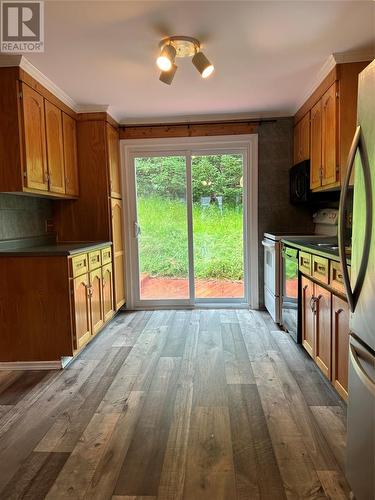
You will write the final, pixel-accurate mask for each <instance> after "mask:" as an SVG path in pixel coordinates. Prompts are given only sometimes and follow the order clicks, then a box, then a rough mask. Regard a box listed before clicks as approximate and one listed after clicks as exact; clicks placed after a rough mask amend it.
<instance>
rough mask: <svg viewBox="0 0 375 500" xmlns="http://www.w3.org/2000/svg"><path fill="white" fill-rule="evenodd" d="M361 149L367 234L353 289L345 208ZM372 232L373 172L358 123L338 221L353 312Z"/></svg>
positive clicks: (350, 152)
mask: <svg viewBox="0 0 375 500" xmlns="http://www.w3.org/2000/svg"><path fill="white" fill-rule="evenodd" d="M357 149H359V152H360V156H361V166H362V171H363V179H364V183H365V200H366V214H365V224H366V225H365V236H364V243H363V251H362V256H361V263H360V266H359V269H358V274H357V281H356V283H355V285H354V288H353V289H352V287H351V284H350V278H349V271H348V264H347V261H346V253H345V209H346V198H347V192H348V187H349V181H350V177H351V174H352V171H353V165H354V160H355V155H356V153H357ZM371 232H372V187H371V172H370V166H369V161H368V157H367V151H366V148H365V144H364V143H363V137H362V132H361V127H360V126H359V125H358V127H357V129H356V131H355V134H354V138H353V142H352V145H351V147H350V151H349V156H348V162H347V167H346V176H345V180H344V184H343V186H342V190H341V196H340V207H339V222H338V236H339V254H340V261H341V267H342V275H343V279H344V284H345V290H346V296H347V299H348V304H349V307H350V310H351V312H354V310H355V308H356V305H357V302H358V298H359V295H360V293H361V289H362V285H363V281H364V278H365V273H366V269H367V263H368V258H369V253H370V244H371Z"/></svg>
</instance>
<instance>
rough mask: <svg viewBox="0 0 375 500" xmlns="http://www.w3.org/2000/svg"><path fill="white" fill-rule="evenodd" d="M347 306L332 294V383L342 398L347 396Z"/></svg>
mask: <svg viewBox="0 0 375 500" xmlns="http://www.w3.org/2000/svg"><path fill="white" fill-rule="evenodd" d="M348 356H349V307H348V304H347V302H346V301H345V300H343V299H341V298H340V297H337V296H336V295H332V384H333V385H334V387H335V388H336V390H337V392H338V393H339V394H340V396H341V397H342V398H343V399H347V397H348V363H349V359H348Z"/></svg>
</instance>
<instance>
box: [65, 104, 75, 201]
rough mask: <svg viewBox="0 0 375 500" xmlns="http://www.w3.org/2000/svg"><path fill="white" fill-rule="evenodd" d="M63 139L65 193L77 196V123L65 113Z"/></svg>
mask: <svg viewBox="0 0 375 500" xmlns="http://www.w3.org/2000/svg"><path fill="white" fill-rule="evenodd" d="M62 121H63V139H64V167H65V192H66V194H67V195H72V196H78V195H79V179H78V158H77V122H76V120H74V119H73V118H72V117H71V116H69V115H67V114H66V113H64V112H63V113H62Z"/></svg>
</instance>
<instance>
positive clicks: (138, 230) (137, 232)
mask: <svg viewBox="0 0 375 500" xmlns="http://www.w3.org/2000/svg"><path fill="white" fill-rule="evenodd" d="M141 232H142V231H141V226H140V225H139V224H138V222H136V221H134V238H138V236H140V235H141Z"/></svg>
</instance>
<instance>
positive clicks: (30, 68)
mask: <svg viewBox="0 0 375 500" xmlns="http://www.w3.org/2000/svg"><path fill="white" fill-rule="evenodd" d="M15 66H17V67H20V68H21V69H23V70H24V71H26V73H28V74H29V75H30V76H32V77H33V78H34V79H35V80H36V81H37V82H39V83H40V84H41V85H43V87H45V88H46V89H47V90H49V91H50V92H51V93H52V94H53V95H54V96H56V97H57V98H58V99H60V101H62V102H63V103H64V104H66V105H67V106H68V107H69V108H70V109H72V110H73V111H74V112H76V113H101V112H105V113H108V114H109V115H110V116H111V117H112V118H113V119H114V120H115V121H117V119H116V116H115V113H114V112H113V110H112V109H111V107H110V106H109V105H108V104H79V103H77V102H76V101H75V100H74V99H72V98H71V97H69V96H68V94H67V93H66V92H64V91H63V90H62V89H61V88H60V87H59V86H58V85H56V84H55V83H54V82H53V81H52V80H50V79H49V78H48V77H47V76H46V75H45V74H44V73H42V72H41V71H40V70H39V69H38V68H36V67H35V66H34V65H33V64H32V63H31V62H30V61H29V60H28V59H26V57H25V56H22V55H13V54H10V55H5V54H0V67H2V68H6V67H15Z"/></svg>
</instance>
